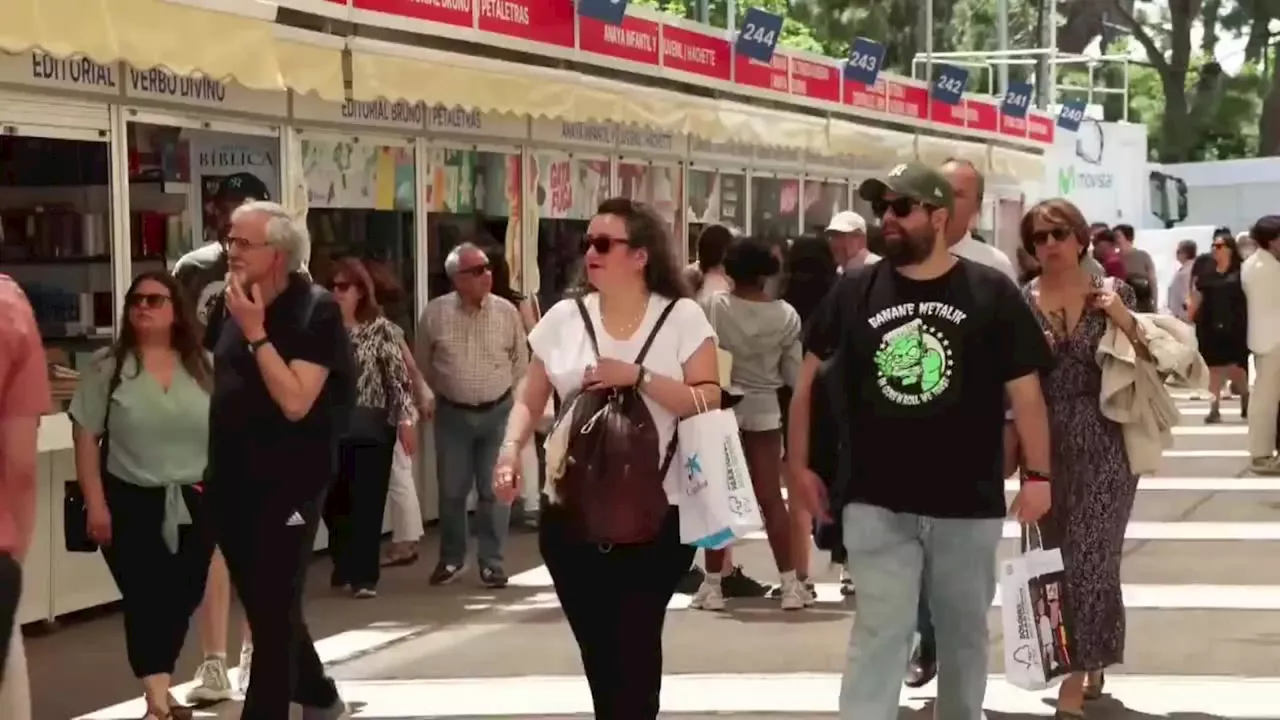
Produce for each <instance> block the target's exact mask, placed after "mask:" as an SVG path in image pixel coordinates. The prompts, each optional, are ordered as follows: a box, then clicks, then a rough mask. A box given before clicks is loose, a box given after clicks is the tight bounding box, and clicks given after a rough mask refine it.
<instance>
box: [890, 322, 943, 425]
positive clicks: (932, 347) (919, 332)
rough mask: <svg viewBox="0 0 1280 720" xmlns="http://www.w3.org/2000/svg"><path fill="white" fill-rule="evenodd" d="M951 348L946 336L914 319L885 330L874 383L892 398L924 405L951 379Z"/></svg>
mask: <svg viewBox="0 0 1280 720" xmlns="http://www.w3.org/2000/svg"><path fill="white" fill-rule="evenodd" d="M950 353H951V348H950V344H949V343H948V341H947V339H946V337H945V336H943V335H942V334H941V333H939V332H937V331H936V330H935V329H934V328H932V327H930V326H929V325H928V324H926V323H925V322H924V321H923V320H920V319H915V320H912V321H910V322H908V323H906V324H904V325H901V326H899V327H897V328H894V329H893V330H892V331H890V332H888V333H886V334H885V336H884V337H883V338H882V339H881V341H880V348H879V349H878V350H877V351H876V354H875V366H876V375H877V378H876V380H877V384H878V385H879V387H880V391H881V392H882V393H883V394H884V396H885V397H886V398H887V399H888V400H890V401H891V402H893V403H895V404H898V405H907V406H915V405H923V404H925V403H927V402H929V401H930V400H933V399H934V398H936V397H938V396H939V395H941V394H942V393H943V392H944V391H945V390H946V389H947V386H948V385H949V384H950V380H951V358H950Z"/></svg>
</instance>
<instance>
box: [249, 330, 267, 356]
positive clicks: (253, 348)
mask: <svg viewBox="0 0 1280 720" xmlns="http://www.w3.org/2000/svg"><path fill="white" fill-rule="evenodd" d="M269 342H271V338H269V337H267V336H265V335H263V336H262V337H260V338H258V339H257V340H250V341H249V354H250V355H257V354H258V350H259V349H261V348H262V346H263V345H266V344H267V343H269Z"/></svg>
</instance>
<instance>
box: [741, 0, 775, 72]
mask: <svg viewBox="0 0 1280 720" xmlns="http://www.w3.org/2000/svg"><path fill="white" fill-rule="evenodd" d="M781 34H782V18H781V17H780V16H778V15H774V14H773V13H767V12H765V11H764V10H761V9H760V8H750V9H748V10H747V16H746V17H745V18H743V19H742V31H741V32H739V33H738V42H737V44H736V45H735V48H734V49H736V50H737V51H738V54H740V55H744V56H746V57H749V58H751V59H752V60H758V61H760V62H764V63H767V62H769V61H771V60H773V50H774V48H775V47H777V45H778V36H779V35H781Z"/></svg>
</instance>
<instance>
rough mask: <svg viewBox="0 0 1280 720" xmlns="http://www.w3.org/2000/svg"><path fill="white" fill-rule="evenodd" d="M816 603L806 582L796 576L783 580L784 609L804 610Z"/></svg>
mask: <svg viewBox="0 0 1280 720" xmlns="http://www.w3.org/2000/svg"><path fill="white" fill-rule="evenodd" d="M813 603H814V597H813V596H812V595H810V594H809V591H808V590H807V589H806V588H805V586H804V583H802V582H800V581H799V580H798V579H796V578H791V579H790V580H783V581H782V609H783V610H803V609H805V608H806V607H808V606H810V605H812V604H813Z"/></svg>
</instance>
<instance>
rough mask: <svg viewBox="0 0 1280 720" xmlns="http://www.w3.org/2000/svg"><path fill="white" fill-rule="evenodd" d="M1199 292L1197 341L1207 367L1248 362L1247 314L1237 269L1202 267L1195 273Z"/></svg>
mask: <svg viewBox="0 0 1280 720" xmlns="http://www.w3.org/2000/svg"><path fill="white" fill-rule="evenodd" d="M1194 278H1195V286H1196V290H1197V291H1198V292H1199V293H1200V307H1199V309H1198V310H1197V311H1196V320H1195V323H1196V341H1197V342H1198V343H1199V344H1200V355H1201V356H1203V357H1204V362H1205V364H1206V365H1208V366H1209V367H1227V366H1230V365H1237V366H1240V367H1247V366H1248V364H1249V341H1248V322H1247V318H1248V315H1247V314H1246V309H1245V299H1244V288H1243V287H1242V286H1241V285H1240V268H1238V267H1233V268H1228V269H1227V271H1226V272H1218V270H1217V268H1216V267H1214V266H1209V267H1206V268H1203V269H1202V270H1201V271H1200V272H1199V273H1196V274H1195V276H1194Z"/></svg>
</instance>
